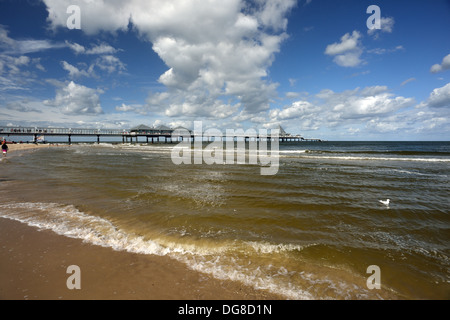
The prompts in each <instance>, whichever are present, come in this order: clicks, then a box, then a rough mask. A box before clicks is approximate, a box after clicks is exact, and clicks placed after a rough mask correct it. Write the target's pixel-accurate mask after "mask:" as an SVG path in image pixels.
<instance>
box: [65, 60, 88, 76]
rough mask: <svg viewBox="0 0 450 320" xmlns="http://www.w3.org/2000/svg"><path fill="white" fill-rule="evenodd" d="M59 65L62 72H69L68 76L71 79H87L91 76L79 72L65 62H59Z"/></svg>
mask: <svg viewBox="0 0 450 320" xmlns="http://www.w3.org/2000/svg"><path fill="white" fill-rule="evenodd" d="M61 65H62V67H63V69H64V70H66V71H68V72H69V76H70V77H71V78H77V77H89V76H91V75H90V74H89V73H88V72H87V71H85V70H80V69H78V68H77V67H75V66H73V65H71V64H70V63H68V62H66V61H61Z"/></svg>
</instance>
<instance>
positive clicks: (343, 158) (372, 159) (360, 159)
mask: <svg viewBox="0 0 450 320" xmlns="http://www.w3.org/2000/svg"><path fill="white" fill-rule="evenodd" d="M280 157H290V156H287V155H284V156H283V155H280ZM300 158H304V159H330V160H355V161H367V160H370V161H417V162H450V159H449V158H413V157H411V158H405V157H402V158H401V157H398V158H397V157H365V156H323V155H307V156H306V155H305V156H301V157H300Z"/></svg>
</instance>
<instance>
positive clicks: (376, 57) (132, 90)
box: [0, 0, 450, 141]
mask: <svg viewBox="0 0 450 320" xmlns="http://www.w3.org/2000/svg"><path fill="white" fill-rule="evenodd" d="M372 5H375V6H376V8H375V9H376V10H374V9H373V8H372V9H371V8H369V7H370V6H372ZM368 9H369V10H368ZM378 9H379V10H378ZM374 27H376V28H374ZM449 34H450V1H448V0H433V1H426V0H420V1H419V0H408V1H406V0H379V1H378V0H370V1H368V0H128V1H127V0H124V1H123V0H0V126H24V127H26V126H30V127H35V126H38V127H65V128H78V127H80V128H119V129H130V128H132V127H133V126H136V125H139V124H145V125H148V126H158V125H161V124H163V125H167V126H171V127H177V126H184V127H187V128H190V129H192V128H193V124H194V121H202V122H203V128H204V129H207V128H217V129H219V130H222V132H225V130H226V129H238V128H243V129H249V128H254V129H256V130H258V129H271V128H277V127H278V125H281V126H282V127H283V128H284V129H285V130H286V131H287V132H289V133H291V134H300V135H302V136H303V137H305V138H320V139H325V140H391V141H392V140H450V36H449Z"/></svg>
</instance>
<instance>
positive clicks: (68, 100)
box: [44, 81, 103, 115]
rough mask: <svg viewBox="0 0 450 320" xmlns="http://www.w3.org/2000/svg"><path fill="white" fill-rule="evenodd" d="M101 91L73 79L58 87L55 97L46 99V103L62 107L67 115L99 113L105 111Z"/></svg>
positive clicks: (62, 110)
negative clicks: (101, 101) (102, 105)
mask: <svg viewBox="0 0 450 320" xmlns="http://www.w3.org/2000/svg"><path fill="white" fill-rule="evenodd" d="M99 93H102V92H101V91H100V90H95V89H91V88H88V87H85V86H83V85H78V84H76V83H74V82H73V81H71V82H70V83H69V84H67V86H64V87H62V88H59V89H57V91H56V96H55V99H53V100H46V101H44V104H45V105H48V106H54V107H57V108H60V110H61V112H62V113H63V114H66V115H80V114H82V115H99V114H102V113H103V110H102V107H101V105H100V97H99Z"/></svg>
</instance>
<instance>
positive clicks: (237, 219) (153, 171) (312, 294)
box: [0, 141, 450, 300]
mask: <svg viewBox="0 0 450 320" xmlns="http://www.w3.org/2000/svg"><path fill="white" fill-rule="evenodd" d="M174 146H175V144H165V143H161V144H114V143H103V144H95V145H94V144H87V143H78V144H74V145H71V146H67V145H66V146H59V147H55V148H50V149H37V150H33V151H24V152H16V153H11V154H9V155H8V157H7V159H2V161H1V162H0V194H1V195H2V201H1V202H0V217H2V218H8V219H13V220H17V221H20V222H22V223H25V224H27V225H29V226H32V227H35V228H37V229H46V230H52V231H53V232H55V233H57V234H59V235H62V236H65V237H70V238H77V239H82V240H83V241H85V242H86V243H89V244H92V245H94V246H102V247H108V248H112V249H114V250H119V251H127V252H132V253H138V254H143V255H156V256H168V257H170V258H172V259H174V260H177V261H180V262H182V263H184V264H185V265H186V266H187V267H188V268H190V269H192V270H195V271H198V272H200V273H204V274H207V275H209V276H211V277H214V278H217V279H220V280H223V281H228V280H229V281H238V282H241V283H242V284H244V285H247V286H251V287H253V288H255V289H258V290H266V291H269V292H272V293H276V294H279V295H281V296H282V297H284V298H286V299H292V300H303V299H313V300H316V299H327V300H328V299H338V300H342V299H450V272H449V271H450V260H449V256H450V142H333V141H324V142H289V143H280V145H279V168H278V171H277V173H276V174H274V175H262V174H261V170H260V169H261V165H260V164H258V163H257V164H249V163H239V162H236V163H234V164H206V163H202V164H185V163H182V164H174V162H173V160H172V154H173V152H172V151H173V148H174ZM387 199H389V203H387ZM105 264H108V262H107V261H105Z"/></svg>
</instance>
